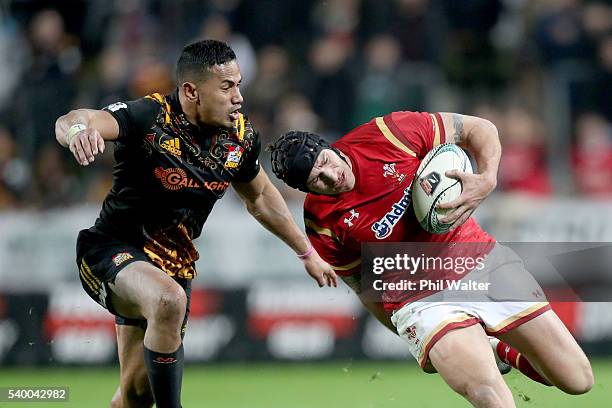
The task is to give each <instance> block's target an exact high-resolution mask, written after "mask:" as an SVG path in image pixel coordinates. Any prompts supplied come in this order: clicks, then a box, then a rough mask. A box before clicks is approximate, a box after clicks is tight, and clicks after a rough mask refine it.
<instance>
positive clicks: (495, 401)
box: [464, 383, 502, 407]
mask: <svg viewBox="0 0 612 408" xmlns="http://www.w3.org/2000/svg"><path fill="white" fill-rule="evenodd" d="M464 397H465V398H467V399H468V401H470V402H471V403H472V404H473V405H474V406H477V407H497V406H501V401H502V396H501V395H499V393H498V392H497V390H496V389H495V387H494V386H493V385H491V384H478V383H475V384H471V385H468V386H467V387H466V388H465V394H464Z"/></svg>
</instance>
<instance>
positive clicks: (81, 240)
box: [76, 228, 191, 335]
mask: <svg viewBox="0 0 612 408" xmlns="http://www.w3.org/2000/svg"><path fill="white" fill-rule="evenodd" d="M76 253H77V266H78V268H79V278H80V280H81V285H83V289H85V292H87V294H88V295H89V296H90V297H91V298H92V299H93V300H95V301H96V302H97V303H98V304H100V305H101V306H102V307H104V308H106V309H107V310H108V311H109V312H111V313H112V314H114V315H115V323H117V324H122V325H127V326H139V327H142V328H146V327H147V321H146V320H145V319H133V318H127V317H124V316H121V315H120V314H119V313H118V312H117V311H116V310H115V309H114V307H113V304H112V301H111V290H110V287H109V286H108V284H109V283H114V282H115V278H116V277H117V274H118V273H119V271H121V270H122V269H123V268H125V267H126V266H128V265H129V264H131V263H132V262H136V261H144V262H148V263H150V264H151V265H153V266H155V267H157V265H155V263H153V262H152V261H151V260H150V259H149V257H148V256H147V255H146V254H145V253H144V251H143V250H142V249H140V248H138V247H136V246H133V245H130V244H128V243H126V242H125V241H122V240H120V239H117V238H115V237H113V236H111V235H108V234H105V233H103V232H101V231H99V230H96V229H94V228H91V229H86V230H81V231H80V232H79V236H78V238H77V247H76ZM160 273H164V272H162V271H161V270H160ZM173 279H174V280H175V281H176V282H177V283H178V284H179V285H181V287H182V288H183V289H184V290H185V294H186V295H187V309H186V312H185V319H184V321H183V326H182V328H181V335H184V334H185V328H186V326H187V319H188V317H189V308H190V303H191V279H183V278H176V277H175V278H173Z"/></svg>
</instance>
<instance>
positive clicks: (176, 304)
mask: <svg viewBox="0 0 612 408" xmlns="http://www.w3.org/2000/svg"><path fill="white" fill-rule="evenodd" d="M186 307H187V296H186V295H185V291H184V290H183V288H181V287H180V286H178V285H174V286H168V287H166V288H164V290H163V291H161V292H160V293H159V295H158V296H156V297H155V301H154V304H153V305H152V316H151V318H152V319H153V320H155V321H157V322H161V323H164V324H167V325H179V326H180V325H181V324H182V323H183V319H184V317H185V310H186Z"/></svg>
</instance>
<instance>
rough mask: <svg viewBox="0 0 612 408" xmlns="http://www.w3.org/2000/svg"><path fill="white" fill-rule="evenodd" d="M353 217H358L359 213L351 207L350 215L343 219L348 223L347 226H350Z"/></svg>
mask: <svg viewBox="0 0 612 408" xmlns="http://www.w3.org/2000/svg"><path fill="white" fill-rule="evenodd" d="M355 218H359V213H358V212H357V211H355V210H354V209H353V210H351V216H350V217H349V218H345V219H344V223H345V224H346V225H348V226H349V227H352V226H353V220H354V219H355Z"/></svg>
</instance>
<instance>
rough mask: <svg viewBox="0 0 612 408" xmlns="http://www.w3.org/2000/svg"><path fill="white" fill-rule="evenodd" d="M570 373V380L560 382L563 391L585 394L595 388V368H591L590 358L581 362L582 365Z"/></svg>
mask: <svg viewBox="0 0 612 408" xmlns="http://www.w3.org/2000/svg"><path fill="white" fill-rule="evenodd" d="M570 373H571V375H570V376H569V378H568V381H565V382H563V384H559V385H558V386H557V387H558V388H559V389H561V390H562V391H563V392H566V393H568V394H572V395H579V394H585V393H587V392H589V391H590V390H591V388H593V384H594V383H595V378H594V376H593V369H592V368H591V364H589V362H588V360H587V361H586V362H584V363H582V364H580V367H576V368H573V369H572V370H571V371H570Z"/></svg>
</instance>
